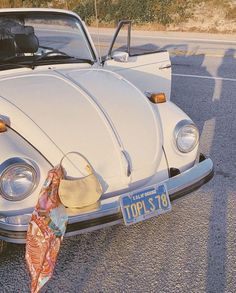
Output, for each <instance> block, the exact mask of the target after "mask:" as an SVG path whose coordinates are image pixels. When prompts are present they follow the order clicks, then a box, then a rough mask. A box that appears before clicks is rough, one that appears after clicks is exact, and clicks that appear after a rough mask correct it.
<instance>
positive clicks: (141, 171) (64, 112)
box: [0, 69, 162, 191]
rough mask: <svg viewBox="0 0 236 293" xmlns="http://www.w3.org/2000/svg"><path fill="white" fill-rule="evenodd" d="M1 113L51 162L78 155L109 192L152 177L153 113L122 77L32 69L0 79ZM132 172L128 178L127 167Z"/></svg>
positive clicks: (157, 134) (157, 141)
mask: <svg viewBox="0 0 236 293" xmlns="http://www.w3.org/2000/svg"><path fill="white" fill-rule="evenodd" d="M0 96H1V97H2V99H1V101H0V106H1V113H0V114H1V115H5V116H7V117H9V118H10V121H11V126H12V127H13V128H14V129H15V130H16V131H17V132H19V133H20V134H21V135H22V136H23V137H24V138H25V139H27V140H28V141H29V142H30V143H31V144H32V145H33V146H34V147H35V148H37V149H38V150H39V151H40V152H41V153H42V154H43V155H44V156H45V157H46V158H47V159H48V160H49V161H50V162H52V164H54V165H55V164H56V163H58V162H59V158H60V157H61V156H62V153H67V152H69V151H79V152H80V153H83V154H84V155H85V156H86V157H87V158H89V160H90V161H91V163H92V164H93V166H94V168H95V170H96V171H97V173H98V174H99V175H100V176H101V178H102V179H103V180H104V182H105V183H106V184H107V186H108V191H113V190H117V189H118V188H119V189H120V188H127V187H128V186H130V184H132V182H136V185H135V187H137V184H139V183H137V182H140V184H143V181H142V180H143V179H146V180H147V179H148V178H150V177H151V176H152V175H153V174H154V173H155V171H156V170H157V168H158V165H159V163H160V158H161V153H162V148H161V147H162V133H161V128H160V122H159V121H158V119H157V114H156V113H155V112H154V110H153V108H152V106H151V105H150V103H149V102H148V101H147V99H145V97H144V96H143V94H142V93H141V92H140V91H139V90H137V89H136V88H135V87H133V86H132V85H131V84H130V83H128V82H127V81H126V80H124V79H123V78H121V77H120V76H118V75H116V74H114V73H111V72H108V71H105V70H98V69H86V70H85V69H82V70H81V69H80V70H73V71H66V70H64V71H53V70H48V71H47V72H45V71H44V72H41V71H35V72H33V73H32V72H31V73H29V74H25V75H19V76H15V77H7V78H2V79H1V81H0ZM128 167H130V168H131V176H128V175H129V174H127V169H128Z"/></svg>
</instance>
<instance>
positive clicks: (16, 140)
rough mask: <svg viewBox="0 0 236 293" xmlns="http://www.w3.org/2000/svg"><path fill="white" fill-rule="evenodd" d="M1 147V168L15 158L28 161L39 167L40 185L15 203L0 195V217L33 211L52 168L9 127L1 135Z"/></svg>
mask: <svg viewBox="0 0 236 293" xmlns="http://www.w3.org/2000/svg"><path fill="white" fill-rule="evenodd" d="M0 145H1V152H0V167H1V165H2V164H3V162H5V161H6V160H8V159H10V158H13V157H19V158H25V159H28V160H30V161H31V162H33V163H34V164H35V165H37V167H38V173H39V184H38V186H37V188H36V189H35V190H34V192H33V193H32V194H31V195H30V196H29V197H27V198H26V199H24V200H21V201H17V202H14V201H8V200H6V199H4V198H3V197H2V196H1V195H0V216H1V215H16V214H20V213H21V211H22V210H26V209H28V208H29V209H30V208H31V209H32V207H33V206H35V204H36V202H37V199H38V195H39V192H40V188H41V186H42V184H43V181H44V179H45V178H46V175H47V172H48V170H49V169H51V167H52V166H51V164H50V163H49V162H48V161H47V160H46V159H45V158H44V157H43V156H42V155H41V154H40V153H39V152H38V151H37V150H36V149H35V148H34V147H33V146H32V145H31V144H30V143H28V142H27V141H26V140H25V139H23V138H22V137H21V136H20V135H19V134H18V133H16V132H15V131H14V130H12V129H11V128H9V127H8V129H7V131H6V132H4V133H0Z"/></svg>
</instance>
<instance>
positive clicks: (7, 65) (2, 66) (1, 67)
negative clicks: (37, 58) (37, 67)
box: [0, 61, 34, 70]
mask: <svg viewBox="0 0 236 293" xmlns="http://www.w3.org/2000/svg"><path fill="white" fill-rule="evenodd" d="M0 62H1V61H0ZM17 67H19V68H31V69H34V68H33V67H32V65H31V64H21V63H2V64H0V70H4V69H5V70H7V69H14V68H17Z"/></svg>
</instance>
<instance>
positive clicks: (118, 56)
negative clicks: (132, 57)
mask: <svg viewBox="0 0 236 293" xmlns="http://www.w3.org/2000/svg"><path fill="white" fill-rule="evenodd" d="M112 59H114V60H115V61H117V62H128V61H129V54H128V53H127V52H121V51H116V52H114V53H113V54H112Z"/></svg>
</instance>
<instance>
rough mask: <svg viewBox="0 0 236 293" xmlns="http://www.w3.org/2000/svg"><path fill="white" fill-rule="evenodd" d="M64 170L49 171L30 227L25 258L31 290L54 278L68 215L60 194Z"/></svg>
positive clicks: (33, 290)
mask: <svg viewBox="0 0 236 293" xmlns="http://www.w3.org/2000/svg"><path fill="white" fill-rule="evenodd" d="M62 178H63V170H62V168H61V167H60V166H56V167H55V168H53V169H52V170H50V171H49V172H48V176H47V179H46V180H45V182H44V185H43V187H42V189H41V192H40V196H39V200H38V203H37V205H36V207H35V210H34V212H33V213H32V217H31V220H30V223H29V226H28V231H27V242H26V261H27V265H28V268H29V271H30V275H31V279H32V282H31V292H32V293H36V292H39V290H40V289H41V288H42V287H43V286H44V285H45V284H46V283H47V281H48V280H49V279H50V278H51V277H52V274H53V271H54V267H55V264H56V260H57V256H58V253H59V250H60V245H61V242H62V239H63V236H64V234H65V231H66V225H67V221H68V216H67V214H66V210H65V207H64V206H63V205H62V204H61V202H60V199H59V196H58V187H59V184H60V180H61V179H62Z"/></svg>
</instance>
